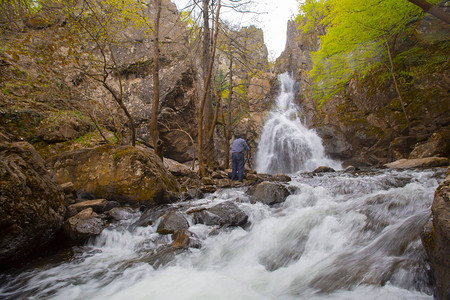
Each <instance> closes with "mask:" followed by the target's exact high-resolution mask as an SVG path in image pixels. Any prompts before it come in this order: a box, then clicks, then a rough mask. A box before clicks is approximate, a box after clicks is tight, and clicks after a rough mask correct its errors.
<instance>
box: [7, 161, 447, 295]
mask: <svg viewBox="0 0 450 300" xmlns="http://www.w3.org/2000/svg"><path fill="white" fill-rule="evenodd" d="M444 173H445V170H443V169H434V170H431V169H430V170H409V171H395V170H373V171H367V172H359V173H343V172H337V173H329V174H318V175H311V174H302V175H298V176H294V177H293V179H292V181H291V182H289V183H288V186H289V188H290V189H291V190H292V191H293V194H292V195H290V196H289V197H288V199H287V200H286V201H285V202H284V203H282V204H279V205H277V206H273V207H270V206H267V205H264V204H262V203H256V204H251V203H250V200H249V197H248V196H247V195H246V193H245V191H244V190H243V189H226V190H222V191H219V192H216V193H214V194H210V195H208V196H207V197H206V198H204V199H198V200H196V201H194V203H195V204H196V205H201V204H203V205H204V204H209V205H214V204H217V203H220V202H221V201H226V200H236V203H237V204H238V206H239V207H240V208H242V209H243V210H244V211H245V212H246V213H247V214H248V215H249V221H250V226H248V227H246V228H245V229H243V228H241V227H236V228H228V229H226V230H218V231H216V232H215V234H210V233H211V231H212V227H208V226H205V225H192V224H191V227H190V228H189V230H190V231H192V232H194V233H195V234H196V235H197V236H198V237H199V239H200V240H201V243H202V247H201V248H200V249H193V248H190V249H189V250H188V251H184V252H183V253H179V254H178V255H176V256H175V257H174V259H173V260H171V261H170V262H169V263H168V264H167V265H162V266H160V267H159V268H154V267H153V266H152V265H150V264H149V263H148V262H146V260H145V257H146V254H147V253H149V252H151V251H152V249H154V248H155V247H157V246H158V245H160V244H163V243H166V242H168V241H170V239H171V237H170V236H161V235H159V234H157V233H156V226H157V223H156V224H153V225H151V226H146V227H135V226H130V224H133V223H134V222H135V221H136V220H137V218H139V215H140V213H139V212H137V213H136V216H135V218H133V219H132V220H128V221H123V223H121V224H119V225H116V226H113V227H111V228H109V229H107V230H105V231H104V232H103V233H102V234H101V235H100V236H98V237H97V238H96V239H95V240H92V241H91V242H90V243H89V244H88V245H86V246H84V247H81V248H74V252H75V253H74V255H73V256H72V257H71V258H70V259H64V260H61V259H56V258H55V257H53V258H52V259H47V260H44V261H41V262H35V263H34V264H32V265H30V266H28V267H25V268H23V269H21V270H15V271H14V270H13V271H10V272H8V273H3V274H0V298H1V299H61V300H69V299H80V300H81V299H83V300H85V299H108V300H114V299H133V300H134V299H167V300H169V299H170V300H173V299H192V300H200V299H208V300H209V299H224V300H225V299H226V300H228V299H243V300H244V299H245V300H247V299H250V300H251V299H255V300H261V299H277V300H278V299H286V300H289V299H358V300H359V299H432V293H433V289H434V287H433V285H432V283H430V278H429V274H428V272H429V269H428V265H427V263H426V262H425V253H424V249H423V247H422V245H421V242H420V238H419V234H420V232H421V230H422V228H423V226H424V224H425V223H426V222H427V219H428V217H429V215H430V205H431V201H432V199H433V194H434V191H435V189H436V187H437V185H438V183H439V181H441V180H442V178H443V176H444Z"/></svg>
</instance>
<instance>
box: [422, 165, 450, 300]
mask: <svg viewBox="0 0 450 300" xmlns="http://www.w3.org/2000/svg"><path fill="white" fill-rule="evenodd" d="M431 211H432V222H431V223H430V224H428V225H427V226H426V227H425V231H424V232H423V234H422V243H423V245H424V246H425V250H426V251H427V254H428V258H429V260H430V263H431V266H432V269H433V273H434V277H435V280H436V295H435V296H436V298H437V299H439V300H446V299H449V298H450V260H449V255H450V169H447V177H446V178H445V179H444V181H442V182H441V184H440V185H439V187H438V188H437V190H436V193H435V195H434V201H433V204H432V206H431Z"/></svg>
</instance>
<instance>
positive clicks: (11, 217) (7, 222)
mask: <svg viewBox="0 0 450 300" xmlns="http://www.w3.org/2000/svg"><path fill="white" fill-rule="evenodd" d="M64 213H65V203H64V193H63V191H62V189H61V188H60V186H59V184H58V183H57V182H56V179H55V178H54V176H53V174H52V173H51V172H49V171H48V170H47V169H46V167H45V164H44V160H43V159H42V158H41V157H40V155H39V154H38V153H37V152H36V150H35V149H34V148H33V147H32V146H31V145H30V144H28V143H26V142H19V143H11V144H10V143H0V268H6V267H8V266H10V265H11V264H14V263H16V262H20V261H22V260H24V259H25V258H27V257H29V256H30V255H31V254H36V253H37V252H39V250H40V249H42V248H43V247H44V246H45V245H46V244H48V243H49V242H50V241H51V240H52V238H53V236H54V234H55V233H56V231H57V230H59V229H60V227H61V226H62V224H63V221H64Z"/></svg>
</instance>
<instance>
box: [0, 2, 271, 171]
mask: <svg viewBox="0 0 450 300" xmlns="http://www.w3.org/2000/svg"><path fill="white" fill-rule="evenodd" d="M152 3H153V2H151V3H150V4H152ZM144 13H145V15H147V16H148V17H149V19H153V15H154V8H153V6H152V5H150V6H149V7H148V8H147V10H146V11H145V12H144ZM41 22H42V26H27V25H24V24H22V26H23V27H22V28H21V30H22V31H23V34H18V33H15V32H14V31H10V32H8V34H7V35H5V36H3V37H2V41H5V42H6V44H7V45H8V47H9V48H8V51H2V52H0V62H1V64H0V76H1V77H2V79H4V80H2V81H1V82H0V89H1V91H2V93H1V94H0V137H1V139H5V140H8V141H17V140H26V141H29V142H30V143H32V144H33V145H34V146H35V147H36V148H37V149H38V151H39V152H40V153H41V154H42V155H43V156H44V158H47V157H50V156H53V155H55V154H58V153H60V152H64V151H67V150H73V149H74V148H80V147H81V148H83V147H92V146H96V145H98V144H99V141H100V140H109V141H110V142H115V141H116V140H119V142H120V143H123V144H127V143H129V138H130V134H129V129H128V127H129V126H128V125H129V124H127V123H128V120H127V119H126V118H125V115H124V112H123V111H122V110H121V109H120V108H119V107H118V105H117V103H116V102H115V101H114V100H113V99H112V97H111V93H109V92H108V91H107V90H106V89H105V88H104V87H103V86H102V83H101V82H98V81H96V80H93V79H92V78H91V77H89V76H87V75H86V72H85V71H86V70H90V68H91V66H90V65H89V62H88V61H87V60H85V61H82V63H83V64H84V65H81V66H80V65H77V61H76V59H78V58H83V57H84V56H83V55H86V52H92V58H97V59H98V58H101V56H100V53H99V52H98V51H97V52H96V50H95V49H96V48H95V45H93V44H92V43H91V44H89V43H88V42H83V41H77V42H73V39H74V36H73V35H72V36H71V35H70V33H69V32H70V28H69V27H70V26H69V25H68V21H66V20H64V17H60V16H58V17H55V18H51V19H49V20H45V21H41ZM160 25H161V28H160V41H161V43H160V109H159V118H158V121H159V130H160V136H161V139H162V140H163V141H164V156H165V157H167V158H171V159H175V160H177V161H179V162H186V161H189V160H192V158H194V157H196V154H195V149H196V146H195V143H196V140H197V127H198V126H197V118H198V116H197V114H198V112H197V108H198V107H197V106H198V101H199V98H200V96H201V93H202V90H203V87H202V79H201V76H202V75H201V74H202V70H201V63H200V58H201V49H200V48H199V43H198V41H194V40H195V39H196V38H197V39H198V38H199V37H198V36H196V35H198V32H195V30H194V29H192V28H191V29H189V28H187V27H186V23H184V22H183V21H182V20H181V15H180V13H179V12H178V11H177V8H176V6H175V5H174V4H173V3H171V2H170V1H163V7H162V11H161V22H160ZM147 29H148V28H147ZM227 33H228V35H229V37H231V39H232V40H233V51H234V53H233V55H235V57H236V58H235V60H234V62H233V66H232V68H233V82H234V85H235V90H236V92H235V94H234V96H233V97H234V98H235V99H234V103H233V104H232V105H230V107H231V108H232V110H233V111H232V114H233V115H236V116H238V117H239V120H233V122H234V124H238V126H241V127H243V128H245V129H246V130H249V131H252V132H256V131H257V128H259V127H260V125H259V121H260V120H261V119H262V116H261V115H262V113H261V112H260V106H261V105H266V106H267V103H266V102H268V96H267V94H268V93H269V92H270V90H271V86H270V84H268V82H269V81H270V80H271V79H270V78H269V79H268V77H270V76H268V74H265V73H264V70H265V68H266V67H267V64H268V61H267V49H266V47H265V45H264V38H263V33H262V30H261V29H258V28H256V27H254V26H250V27H248V28H242V29H240V30H238V31H233V30H228V32H227ZM76 38H78V39H82V36H76ZM112 38H113V40H114V44H113V45H112V47H111V51H112V52H113V53H114V58H115V64H116V66H115V70H117V71H114V72H111V71H110V74H109V77H108V80H107V83H108V84H109V85H110V86H111V87H112V88H113V89H115V90H116V91H117V92H118V91H120V88H121V87H122V88H123V102H124V104H125V107H126V108H127V110H128V111H129V112H130V114H131V116H132V118H133V120H134V123H135V124H134V125H135V126H136V135H137V140H138V142H141V143H149V134H148V132H149V129H148V126H149V123H150V118H151V109H152V102H153V90H154V87H153V78H152V66H153V44H152V42H153V40H152V34H151V32H150V33H149V32H148V30H147V31H146V28H145V26H144V27H143V28H142V29H139V28H135V27H127V28H125V29H123V30H119V31H118V32H116V33H115V35H114V36H113V37H112ZM71 39H72V40H71ZM220 39H221V40H220V43H219V48H218V50H217V53H216V59H217V61H218V64H217V65H218V67H217V70H215V72H216V71H217V72H221V73H222V74H223V75H224V78H225V81H227V80H228V79H227V78H226V75H227V74H229V71H230V70H229V69H230V67H229V66H230V64H229V63H230V59H229V57H228V55H229V53H230V51H229V49H227V48H226V47H225V46H223V45H224V43H225V42H228V41H227V39H228V38H225V37H224V36H222V37H220ZM228 40H229V39H228ZM68 41H69V42H70V44H67V43H68ZM80 45H81V46H80ZM91 47H92V49H91ZM238 47H240V49H238ZM83 48H84V49H83ZM86 49H87V50H86ZM75 51H79V53H81V54H82V55H81V54H80V55H79V56H78V57H76V56H75V54H73V53H74V52H75ZM107 51H110V48H108V50H107ZM89 55H91V54H89ZM96 55H97V56H96ZM239 55H240V56H239ZM238 56H239V57H238ZM69 57H70V58H69ZM74 57H75V58H74ZM108 57H109V56H108V55H107V58H108ZM94 60H95V59H94ZM98 61H102V60H101V59H100V60H98ZM98 61H97V62H96V63H97V64H98ZM108 68H110V69H108V70H111V67H110V66H108ZM92 69H94V68H92ZM252 70H257V71H256V72H249V71H252ZM97 71H98V72H99V73H101V72H103V69H102V68H98V66H97ZM255 74H259V75H255ZM91 75H92V74H91ZM101 75H102V74H100V75H99V77H101ZM256 85H257V86H258V88H256ZM223 89H224V90H225V89H227V87H226V82H224V86H223ZM237 90H239V93H238V91H237ZM247 96H248V97H249V98H250V99H251V101H244V100H243V99H246V98H247ZM226 97H227V95H226V94H224V95H223V98H224V99H222V100H223V107H224V110H225V109H228V107H227V104H226V103H225V101H226V100H227V99H226ZM239 97H240V98H242V99H238V98H239ZM214 101H216V100H214ZM261 101H262V102H261ZM261 103H262V104H261ZM264 103H265V104H264ZM269 105H270V104H269ZM236 112H238V113H236ZM243 112H245V114H243ZM253 120H257V121H256V122H254V121H253ZM258 120H259V121H258ZM217 128H218V129H217V131H218V132H220V131H221V130H222V128H221V127H219V126H218V127H217ZM98 129H100V130H98ZM100 131H102V136H100V134H99V132H100ZM215 138H217V139H218V140H217V141H216V145H219V144H220V143H222V142H223V141H222V140H220V139H223V136H221V135H220V134H217V135H216V136H215ZM103 142H104V141H103ZM103 142H101V143H103ZM218 151H221V150H220V149H218ZM219 157H220V156H219Z"/></svg>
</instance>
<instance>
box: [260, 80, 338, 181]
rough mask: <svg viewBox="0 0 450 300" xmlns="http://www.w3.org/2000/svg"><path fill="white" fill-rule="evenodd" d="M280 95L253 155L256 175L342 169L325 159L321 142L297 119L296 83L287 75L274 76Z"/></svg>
mask: <svg viewBox="0 0 450 300" xmlns="http://www.w3.org/2000/svg"><path fill="white" fill-rule="evenodd" d="M278 81H279V83H280V94H279V96H278V97H277V99H276V101H275V106H274V108H273V109H272V110H271V112H270V114H269V118H268V121H267V122H266V123H265V125H264V128H263V131H262V134H261V140H260V142H259V145H258V151H257V153H256V170H257V171H258V172H260V173H269V174H277V173H285V174H293V173H296V172H299V171H313V170H314V169H316V168H317V167H319V166H329V167H332V168H333V169H335V170H340V169H342V166H341V164H340V163H339V162H337V161H334V160H332V159H330V158H328V157H327V156H326V155H325V150H324V147H323V145H322V140H321V139H320V137H319V136H318V135H317V134H316V132H315V131H314V130H311V129H308V128H307V127H306V126H305V125H304V124H303V122H302V120H301V119H300V118H299V116H298V114H299V112H300V108H299V107H298V106H297V105H296V104H295V101H294V100H295V92H296V84H297V83H296V82H295V80H294V79H292V78H291V77H290V76H289V74H288V73H284V74H281V75H278Z"/></svg>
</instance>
